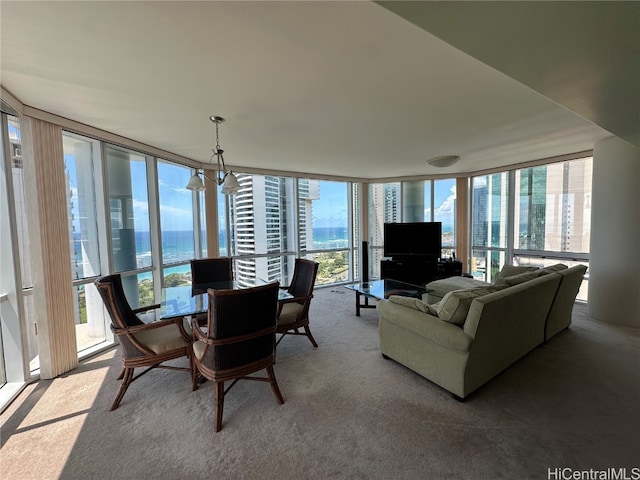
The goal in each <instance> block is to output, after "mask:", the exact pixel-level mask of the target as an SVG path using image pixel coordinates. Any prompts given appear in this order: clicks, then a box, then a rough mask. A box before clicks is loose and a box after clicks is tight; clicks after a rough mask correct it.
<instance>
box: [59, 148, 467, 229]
mask: <svg viewBox="0 0 640 480" xmlns="http://www.w3.org/2000/svg"><path fill="white" fill-rule="evenodd" d="M65 161H66V162H67V165H68V167H69V176H70V184H71V185H70V186H71V188H72V191H74V210H76V211H77V208H78V206H77V180H76V178H75V177H76V171H75V160H74V158H73V156H71V155H66V156H65ZM130 168H131V183H132V190H133V208H134V216H135V228H136V230H139V231H148V230H149V212H148V204H147V183H146V166H145V163H144V162H143V161H133V162H131V163H130ZM189 177H190V173H189V170H188V169H185V168H184V167H180V166H176V165H172V164H169V163H164V162H159V164H158V181H159V185H158V192H159V194H160V201H161V205H160V212H161V218H162V223H163V224H162V228H163V230H168V231H169V230H171V231H175V230H191V228H192V202H193V200H192V194H191V191H189V190H187V189H186V188H185V185H186V184H187V182H188V181H189ZM319 184H320V198H319V199H318V200H315V201H314V203H313V221H314V226H316V227H346V226H347V225H348V211H347V209H348V202H347V184H346V183H343V182H331V181H320V182H319ZM438 186H439V188H436V192H435V203H436V216H439V215H440V214H441V215H447V214H449V212H450V211H451V209H452V208H453V206H454V202H453V199H455V180H454V179H451V180H445V181H441V182H438ZM426 193H427V194H428V192H426ZM425 204H427V205H428V201H427V202H425ZM221 210H222V211H221V212H220V220H219V221H220V225H221V226H223V225H224V211H223V209H221ZM425 214H426V215H427V217H426V218H428V215H429V210H428V209H427V210H426V211H425ZM76 222H77V220H76ZM76 227H78V225H76Z"/></svg>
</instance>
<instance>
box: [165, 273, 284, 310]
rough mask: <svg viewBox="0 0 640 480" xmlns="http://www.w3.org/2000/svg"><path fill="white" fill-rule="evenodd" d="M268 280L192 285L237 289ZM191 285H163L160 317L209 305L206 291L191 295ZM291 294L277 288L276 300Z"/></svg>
mask: <svg viewBox="0 0 640 480" xmlns="http://www.w3.org/2000/svg"><path fill="white" fill-rule="evenodd" d="M268 283H271V282H268V281H266V280H262V279H255V280H253V281H249V282H247V281H238V280H231V281H223V282H211V283H202V284H198V285H194V286H195V287H196V288H197V289H198V290H200V291H205V292H206V290H207V289H209V288H212V289H214V290H217V289H221V290H229V289H233V290H238V289H244V288H251V287H257V286H259V285H266V284H268ZM191 289H192V287H191V285H180V286H176V287H163V288H162V291H161V296H162V301H161V302H160V318H169V317H178V316H185V317H186V316H189V315H197V314H199V313H204V312H206V311H207V308H208V307H209V303H208V300H209V297H208V295H207V294H206V293H199V294H196V295H191ZM289 298H293V296H292V295H291V294H290V293H289V292H287V291H286V290H282V289H281V290H278V300H286V299H289Z"/></svg>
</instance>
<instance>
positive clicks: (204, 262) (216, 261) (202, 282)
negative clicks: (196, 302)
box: [191, 257, 233, 295]
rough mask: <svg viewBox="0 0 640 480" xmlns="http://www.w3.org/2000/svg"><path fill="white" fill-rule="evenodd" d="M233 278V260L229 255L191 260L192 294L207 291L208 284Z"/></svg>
mask: <svg viewBox="0 0 640 480" xmlns="http://www.w3.org/2000/svg"><path fill="white" fill-rule="evenodd" d="M230 280H233V260H232V259H231V258H229V257H218V258H200V259H198V260H191V295H198V294H202V293H207V286H206V285H207V284H210V283H215V282H224V281H230Z"/></svg>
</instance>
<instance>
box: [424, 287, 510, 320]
mask: <svg viewBox="0 0 640 480" xmlns="http://www.w3.org/2000/svg"><path fill="white" fill-rule="evenodd" d="M502 288H504V287H501V286H494V285H490V286H488V287H478V288H470V289H467V290H454V291H453V292H449V293H447V294H446V295H445V296H444V298H443V299H442V300H441V301H440V302H439V303H438V304H436V305H437V311H438V318H440V320H443V321H445V322H450V323H455V324H456V325H464V321H465V320H466V319H467V313H469V307H470V306H471V302H472V301H473V299H474V298H478V297H482V296H484V295H488V294H490V293H493V292H497V291H498V290H501V289H502Z"/></svg>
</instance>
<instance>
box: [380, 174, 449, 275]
mask: <svg viewBox="0 0 640 480" xmlns="http://www.w3.org/2000/svg"><path fill="white" fill-rule="evenodd" d="M392 222H441V223H442V252H441V258H445V257H452V256H453V255H454V254H455V248H456V230H455V226H456V180H455V179H454V178H447V179H438V180H415V181H404V182H394V183H371V184H369V242H370V244H371V252H372V253H371V258H370V261H371V265H370V270H371V275H372V277H379V276H380V261H381V260H382V258H383V245H384V224H385V223H392Z"/></svg>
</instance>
